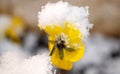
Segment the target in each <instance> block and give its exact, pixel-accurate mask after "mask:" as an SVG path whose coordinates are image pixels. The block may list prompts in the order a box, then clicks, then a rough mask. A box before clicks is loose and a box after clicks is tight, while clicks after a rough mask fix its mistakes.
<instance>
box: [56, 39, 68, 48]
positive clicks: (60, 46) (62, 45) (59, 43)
mask: <svg viewBox="0 0 120 74" xmlns="http://www.w3.org/2000/svg"><path fill="white" fill-rule="evenodd" d="M56 46H57V48H58V49H63V48H65V47H66V46H65V41H64V40H59V41H57V44H56Z"/></svg>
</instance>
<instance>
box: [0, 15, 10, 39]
mask: <svg viewBox="0 0 120 74" xmlns="http://www.w3.org/2000/svg"><path fill="white" fill-rule="evenodd" d="M10 21H11V18H10V17H9V16H7V15H0V39H2V38H3V37H4V34H5V30H6V29H7V28H8V27H9V25H10V23H11V22H10ZM2 36H3V37H2Z"/></svg>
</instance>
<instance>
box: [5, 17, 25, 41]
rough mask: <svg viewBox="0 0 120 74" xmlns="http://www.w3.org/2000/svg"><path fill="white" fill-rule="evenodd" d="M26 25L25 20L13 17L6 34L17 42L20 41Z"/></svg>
mask: <svg viewBox="0 0 120 74" xmlns="http://www.w3.org/2000/svg"><path fill="white" fill-rule="evenodd" d="M24 29H25V25H24V23H23V20H22V19H21V18H19V17H13V18H12V19H11V23H10V26H9V27H8V28H7V30H6V36H7V37H8V38H10V39H11V40H12V41H13V42H15V43H20V42H21V40H20V38H19V34H21V33H22V32H23V30H24Z"/></svg>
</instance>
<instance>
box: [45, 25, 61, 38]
mask: <svg viewBox="0 0 120 74" xmlns="http://www.w3.org/2000/svg"><path fill="white" fill-rule="evenodd" d="M45 32H46V33H47V34H48V35H50V36H51V35H52V36H54V37H55V36H56V35H59V34H60V33H62V32H63V28H62V27H60V26H56V25H55V26H46V27H45Z"/></svg>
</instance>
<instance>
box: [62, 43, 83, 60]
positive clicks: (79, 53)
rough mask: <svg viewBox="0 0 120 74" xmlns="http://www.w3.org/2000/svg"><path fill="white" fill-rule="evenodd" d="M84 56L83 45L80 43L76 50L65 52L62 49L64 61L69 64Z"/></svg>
mask: <svg viewBox="0 0 120 74" xmlns="http://www.w3.org/2000/svg"><path fill="white" fill-rule="evenodd" d="M83 55H84V45H83V44H82V43H81V44H80V47H79V48H78V49H75V51H71V52H70V51H67V50H66V49H64V60H67V61H70V62H76V61H78V60H80V59H81V58H82V57H83Z"/></svg>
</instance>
